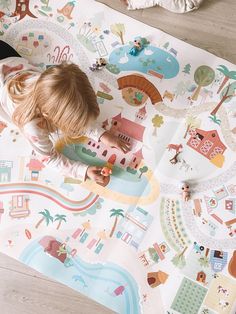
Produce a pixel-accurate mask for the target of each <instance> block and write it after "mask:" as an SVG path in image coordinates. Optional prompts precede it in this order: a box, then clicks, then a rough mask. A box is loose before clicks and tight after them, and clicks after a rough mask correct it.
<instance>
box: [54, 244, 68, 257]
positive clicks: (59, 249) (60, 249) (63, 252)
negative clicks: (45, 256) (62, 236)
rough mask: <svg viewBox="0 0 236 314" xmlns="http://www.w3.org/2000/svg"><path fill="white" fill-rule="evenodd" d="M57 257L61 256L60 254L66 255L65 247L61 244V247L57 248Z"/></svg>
mask: <svg viewBox="0 0 236 314" xmlns="http://www.w3.org/2000/svg"><path fill="white" fill-rule="evenodd" d="M57 253H58V256H61V255H62V254H67V253H68V251H67V248H66V245H65V244H64V243H63V244H62V245H60V246H59V248H58V250H57Z"/></svg>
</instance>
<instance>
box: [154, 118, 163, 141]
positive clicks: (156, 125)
mask: <svg viewBox="0 0 236 314" xmlns="http://www.w3.org/2000/svg"><path fill="white" fill-rule="evenodd" d="M163 123H164V121H163V117H162V116H159V114H156V115H155V116H154V117H153V118H152V124H153V127H154V131H153V133H152V135H153V136H157V128H160V127H161V125H162V124H163Z"/></svg>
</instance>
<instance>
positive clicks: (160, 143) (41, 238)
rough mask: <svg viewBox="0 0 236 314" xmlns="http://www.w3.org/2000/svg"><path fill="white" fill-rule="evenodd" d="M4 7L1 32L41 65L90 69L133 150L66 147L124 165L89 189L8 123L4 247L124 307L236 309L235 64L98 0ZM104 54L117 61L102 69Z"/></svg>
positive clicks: (1, 158) (1, 170)
mask: <svg viewBox="0 0 236 314" xmlns="http://www.w3.org/2000/svg"><path fill="white" fill-rule="evenodd" d="M0 11H1V12H0V23H1V33H0V35H1V36H0V39H3V40H5V41H7V42H8V43H9V44H11V45H12V46H13V47H14V48H15V49H17V51H18V52H19V53H20V54H21V55H22V56H24V57H25V58H28V59H29V60H30V61H31V62H32V63H33V64H34V65H36V66H37V67H39V68H41V69H45V68H47V67H48V66H52V65H55V64H58V63H60V62H61V61H63V60H67V61H72V62H75V63H77V64H79V65H80V67H81V68H82V69H83V70H84V71H85V72H86V73H87V74H88V75H89V78H90V80H91V83H92V84H93V86H94V88H95V90H96V93H97V99H98V103H99V106H100V109H101V115H100V117H99V122H100V123H101V126H102V127H103V128H104V130H111V132H113V133H114V134H116V135H118V136H120V137H121V138H124V139H126V140H127V141H129V142H130V143H131V144H132V151H131V152H130V153H128V154H126V155H124V154H122V153H120V152H118V151H117V150H116V149H111V148H107V147H105V146H104V145H102V144H101V143H97V142H94V141H93V140H91V139H89V138H86V137H81V138H80V139H79V141H78V142H76V143H71V144H68V145H67V146H65V145H63V143H62V142H60V141H58V142H57V144H56V146H57V149H58V150H59V151H60V152H61V153H63V154H64V155H66V156H68V157H69V158H71V159H74V160H81V161H84V162H85V163H87V164H91V165H107V166H110V167H112V168H113V175H112V176H111V177H110V180H109V179H108V180H107V182H106V186H100V185H97V184H95V183H92V182H85V183H82V182H80V181H79V180H76V179H73V178H67V177H66V178H64V177H62V176H61V175H60V174H59V173H57V172H55V171H53V170H50V169H49V168H45V166H44V164H42V163H41V162H40V161H39V160H37V159H36V158H35V155H34V153H33V152H32V150H31V148H30V146H29V144H28V143H27V141H26V140H25V139H24V138H23V136H22V135H21V134H20V133H19V131H18V130H17V129H16V127H14V126H13V125H10V124H9V123H6V122H5V121H3V120H2V119H1V122H0V132H1V134H0V147H1V151H0V213H1V223H0V240H1V241H0V250H1V252H3V253H5V254H6V255H9V256H12V257H14V258H16V259H17V260H19V261H21V262H23V263H24V264H26V265H29V266H30V267H32V268H34V269H36V270H38V271H40V272H41V273H43V274H44V275H46V276H48V277H51V278H53V279H56V280H58V281H60V282H62V283H64V284H65V285H67V286H69V287H71V288H73V289H75V290H77V291H79V292H81V293H83V294H85V295H87V296H88V297H90V298H92V299H94V300H96V301H98V302H100V303H102V304H104V305H105V306H107V307H109V308H110V309H112V310H113V311H115V312H116V313H120V314H139V313H144V314H147V313H148V314H161V313H166V314H176V313H181V314H197V313H201V314H215V313H222V314H228V313H235V312H236V304H235V300H236V215H235V213H236V180H235V176H236V154H235V152H236V109H235V104H236V66H235V65H233V64H231V63H229V62H227V61H225V60H223V59H220V58H218V57H215V56H214V55H212V54H210V53H208V52H205V51H203V50H201V49H198V48H195V47H192V46H190V45H188V44H186V43H184V42H182V41H180V40H178V39H175V38H173V37H171V36H169V35H167V34H165V33H163V32H161V31H159V30H157V29H155V28H152V27H150V26H147V25H145V24H142V23H140V22H138V21H135V20H133V19H131V18H130V17H127V16H125V15H122V14H120V13H118V12H116V11H114V10H112V9H110V8H108V7H106V6H104V5H103V4H100V3H97V2H94V1H92V0H80V1H70V2H67V1H64V0H60V1H49V0H41V1H36V0H35V1H29V0H17V1H11V0H5V1H4V0H1V1H0ZM135 39H138V40H139V41H141V43H142V47H143V49H142V50H141V51H135V48H133V41H134V40H135ZM132 48H133V49H132ZM130 50H131V51H132V52H133V53H134V55H131V54H130ZM97 57H102V58H105V59H106V60H107V61H108V64H107V66H106V68H103V69H102V70H99V71H94V72H92V71H90V69H89V66H90V65H91V64H92V63H93V62H94V59H96V58H97ZM183 180H187V181H188V182H189V183H190V186H191V192H192V199H191V200H190V201H189V202H183V201H182V198H181V181H183ZM81 306H82V305H81ZM78 310H79V308H78Z"/></svg>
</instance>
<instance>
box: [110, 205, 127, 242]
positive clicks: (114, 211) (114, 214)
mask: <svg viewBox="0 0 236 314" xmlns="http://www.w3.org/2000/svg"><path fill="white" fill-rule="evenodd" d="M110 212H111V215H110V217H115V221H114V225H113V227H112V229H111V232H110V235H109V236H110V238H111V237H112V236H113V234H114V232H115V229H116V226H117V222H118V218H119V217H123V218H124V217H125V216H124V214H123V213H124V211H123V209H114V208H113V209H111V210H110Z"/></svg>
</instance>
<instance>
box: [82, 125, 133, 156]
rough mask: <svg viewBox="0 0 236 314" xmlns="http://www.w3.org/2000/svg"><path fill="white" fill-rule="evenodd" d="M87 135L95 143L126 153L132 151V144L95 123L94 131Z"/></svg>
mask: <svg viewBox="0 0 236 314" xmlns="http://www.w3.org/2000/svg"><path fill="white" fill-rule="evenodd" d="M85 135H86V136H87V137H89V138H91V139H93V140H95V141H97V142H98V141H101V142H102V143H103V144H105V145H107V146H110V147H115V148H117V149H119V150H121V151H123V152H124V153H127V152H128V151H129V150H130V144H129V143H127V142H125V141H123V140H122V139H120V138H118V137H117V136H115V135H114V134H112V133H111V132H109V131H106V130H104V129H103V128H101V127H99V126H98V125H97V123H95V127H94V128H93V129H90V130H88V131H87V132H86V133H85Z"/></svg>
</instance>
